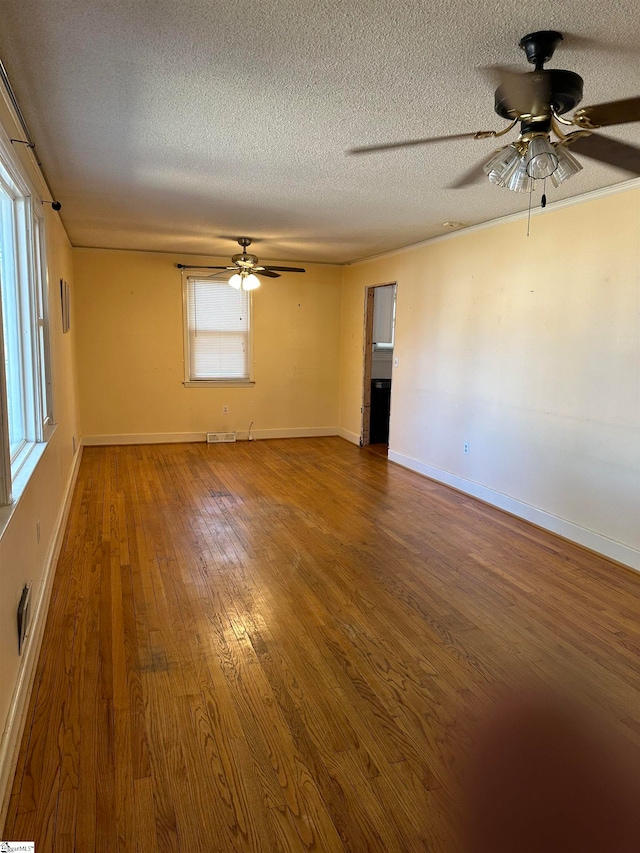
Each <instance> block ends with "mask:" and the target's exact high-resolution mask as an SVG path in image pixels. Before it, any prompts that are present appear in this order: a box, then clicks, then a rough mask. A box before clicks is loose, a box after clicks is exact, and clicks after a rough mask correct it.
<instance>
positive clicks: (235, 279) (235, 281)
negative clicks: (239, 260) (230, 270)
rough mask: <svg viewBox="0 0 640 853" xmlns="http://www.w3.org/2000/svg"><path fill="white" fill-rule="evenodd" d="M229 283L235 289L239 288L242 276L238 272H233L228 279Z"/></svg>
mask: <svg viewBox="0 0 640 853" xmlns="http://www.w3.org/2000/svg"><path fill="white" fill-rule="evenodd" d="M229 284H230V285H231V287H235V289H236V290H240V287H241V286H242V276H241V275H240V273H239V272H234V274H233V275H232V276H231V278H230V279H229Z"/></svg>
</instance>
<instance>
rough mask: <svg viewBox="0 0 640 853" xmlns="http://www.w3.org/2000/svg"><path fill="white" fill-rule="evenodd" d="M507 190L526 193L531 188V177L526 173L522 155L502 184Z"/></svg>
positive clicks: (525, 164)
mask: <svg viewBox="0 0 640 853" xmlns="http://www.w3.org/2000/svg"><path fill="white" fill-rule="evenodd" d="M502 186H503V187H506V188H507V189H508V190H512V191H513V192H514V193H528V192H531V190H532V189H533V178H530V177H529V175H528V174H527V163H526V161H525V158H524V157H521V158H520V162H519V163H518V167H517V168H516V169H514V171H513V172H512V173H511V175H510V176H509V178H508V180H507V181H505V182H504V183H503V184H502Z"/></svg>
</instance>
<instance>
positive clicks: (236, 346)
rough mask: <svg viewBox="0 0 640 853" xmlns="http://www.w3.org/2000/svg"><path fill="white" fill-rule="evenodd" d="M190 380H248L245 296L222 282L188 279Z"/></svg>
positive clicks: (241, 291) (247, 297)
mask: <svg viewBox="0 0 640 853" xmlns="http://www.w3.org/2000/svg"><path fill="white" fill-rule="evenodd" d="M187 294H188V298H187V303H188V317H187V322H188V333H189V374H190V377H191V379H196V380H197V379H231V380H233V379H235V380H243V379H246V380H248V379H249V294H248V293H247V291H246V290H234V288H233V287H229V285H228V284H227V282H226V281H211V280H206V279H204V280H203V279H198V278H189V280H188V290H187Z"/></svg>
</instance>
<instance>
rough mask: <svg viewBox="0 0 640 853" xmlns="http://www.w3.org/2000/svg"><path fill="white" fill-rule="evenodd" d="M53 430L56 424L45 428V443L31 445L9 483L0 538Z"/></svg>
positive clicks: (1, 512) (0, 520)
mask: <svg viewBox="0 0 640 853" xmlns="http://www.w3.org/2000/svg"><path fill="white" fill-rule="evenodd" d="M55 429H56V424H53V425H51V426H50V427H48V428H47V430H46V433H45V435H46V441H38V442H35V443H34V444H32V445H31V448H30V450H29V453H28V454H27V456H26V458H25V460H24V462H23V463H22V465H21V466H20V470H19V471H18V472H17V474H16V475H15V477H14V478H13V481H12V483H11V495H12V498H13V500H12V502H11V503H10V504H8V505H7V506H0V538H2V535H3V534H4V531H5V530H6V529H7V527H8V526H9V522H10V521H11V517H12V516H13V513H14V512H15V510H16V508H17V506H18V503H19V501H20V498H21V497H22V495H23V494H24V491H25V489H26V488H27V484H28V482H29V480H30V479H31V475H32V474H33V472H34V471H35V470H36V468H37V467H38V462H39V461H40V460H41V459H42V456H43V455H44V452H45V450H46V449H47V447H48V442H49V439H50V438H51V436H52V435H53V433H54V432H55Z"/></svg>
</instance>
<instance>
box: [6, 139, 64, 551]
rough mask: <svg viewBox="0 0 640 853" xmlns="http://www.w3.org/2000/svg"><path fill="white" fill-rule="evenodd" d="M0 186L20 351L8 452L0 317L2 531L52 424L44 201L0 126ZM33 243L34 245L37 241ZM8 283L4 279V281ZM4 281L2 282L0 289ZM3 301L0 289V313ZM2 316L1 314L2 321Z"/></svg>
mask: <svg viewBox="0 0 640 853" xmlns="http://www.w3.org/2000/svg"><path fill="white" fill-rule="evenodd" d="M0 185H1V186H2V189H3V192H5V193H6V195H7V196H8V197H9V199H10V201H11V216H12V230H13V234H12V243H13V245H12V252H13V262H14V266H15V282H14V281H12V282H10V286H11V287H12V288H13V287H15V293H14V294H13V295H12V297H11V298H12V299H15V305H16V312H15V313H16V316H15V318H12V319H11V322H12V324H13V332H14V333H15V335H16V336H17V346H18V348H19V351H20V357H19V366H18V371H17V375H18V377H19V380H18V383H17V384H18V385H19V391H20V405H21V407H22V410H23V419H24V428H23V439H22V441H21V444H20V447H19V449H18V450H17V451H16V452H14V454H13V456H12V454H11V446H10V436H9V423H8V414H9V409H8V395H9V392H10V388H9V379H8V377H7V375H6V371H5V364H4V347H5V342H4V325H3V324H2V322H0V351H1V352H2V356H3V357H2V359H1V360H0V361H1V364H0V534H1V533H2V531H3V530H4V526H5V522H6V520H7V519H6V518H5V516H7V512H9V513H11V512H12V507H14V506H15V504H16V502H17V500H18V498H19V497H20V495H21V494H22V492H23V491H24V488H25V486H26V484H27V482H28V481H29V478H30V476H31V474H32V473H33V471H34V470H35V467H36V465H37V463H38V461H39V459H40V457H41V456H42V453H43V452H44V449H45V448H46V445H47V442H48V441H49V439H50V438H51V435H52V434H53V432H54V429H55V423H54V420H53V382H52V366H51V348H50V332H49V316H48V315H49V293H48V277H47V260H46V234H45V220H44V210H43V206H42V202H41V201H40V199H39V198H38V194H37V192H36V190H35V188H34V187H33V186H32V184H31V182H30V180H29V177H28V175H27V173H26V170H25V168H24V166H23V165H22V163H21V162H20V161H19V159H17V158H16V156H15V154H14V152H13V149H12V147H11V142H10V139H9V137H8V136H7V134H6V132H5V130H4V128H1V127H0ZM36 243H37V245H36ZM4 286H5V287H7V286H8V285H7V284H6V283H5V285H4ZM1 287H2V282H0V288H1ZM3 301H4V302H5V304H8V299H7V298H6V297H5V299H4V300H3V298H2V292H1V291H0V312H1V311H2V302H3ZM1 319H2V315H1V313H0V321H1Z"/></svg>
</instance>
